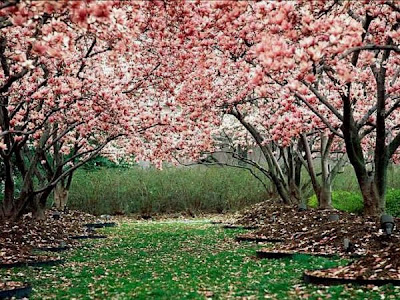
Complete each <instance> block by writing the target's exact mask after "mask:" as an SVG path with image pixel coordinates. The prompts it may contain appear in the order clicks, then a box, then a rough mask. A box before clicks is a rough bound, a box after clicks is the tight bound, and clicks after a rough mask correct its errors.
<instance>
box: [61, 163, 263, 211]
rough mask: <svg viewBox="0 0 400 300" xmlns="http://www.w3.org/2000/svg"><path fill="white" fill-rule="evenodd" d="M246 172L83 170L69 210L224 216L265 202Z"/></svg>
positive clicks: (211, 169)
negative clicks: (224, 213) (198, 213)
mask: <svg viewBox="0 0 400 300" xmlns="http://www.w3.org/2000/svg"><path fill="white" fill-rule="evenodd" d="M266 197H267V196H266V191H265V189H264V187H263V186H262V185H261V184H260V183H259V182H258V181H257V180H256V179H255V178H254V177H253V176H252V175H251V174H250V173H249V172H248V171H246V170H241V169H232V168H221V167H192V168H186V167H183V168H175V167H172V168H165V169H164V170H157V169H154V168H149V169H141V168H139V167H133V168H129V169H123V168H120V169H115V168H111V169H108V168H102V169H98V170H93V171H91V172H87V171H83V170H79V171H77V173H76V174H75V176H74V179H73V183H72V186H71V191H70V202H69V207H70V208H73V209H79V210H84V211H87V212H90V213H94V214H113V213H118V212H124V213H130V212H139V213H146V214H150V213H166V212H181V211H191V212H199V211H202V212H219V213H221V212H225V211H231V210H238V209H241V208H243V207H244V206H247V205H250V204H253V203H256V202H259V201H262V200H264V199H266Z"/></svg>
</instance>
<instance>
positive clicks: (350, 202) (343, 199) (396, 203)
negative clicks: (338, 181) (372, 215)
mask: <svg viewBox="0 0 400 300" xmlns="http://www.w3.org/2000/svg"><path fill="white" fill-rule="evenodd" d="M308 204H309V205H310V206H311V207H317V197H316V196H315V195H313V196H311V197H310V198H309V199H308ZM332 205H333V207H334V208H336V209H338V210H342V211H347V212H352V213H358V214H361V213H362V211H363V201H362V197H361V195H360V193H357V192H349V191H334V192H332ZM386 212H387V213H388V214H391V215H393V216H397V217H400V190H399V189H389V190H388V191H387V194H386Z"/></svg>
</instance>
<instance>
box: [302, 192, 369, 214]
mask: <svg viewBox="0 0 400 300" xmlns="http://www.w3.org/2000/svg"><path fill="white" fill-rule="evenodd" d="M308 204H309V205H310V206H311V207H317V206H318V203H317V197H316V196H315V195H313V196H311V197H310V198H309V200H308ZM332 205H333V207H334V208H336V209H338V210H342V211H347V212H353V213H362V210H363V202H362V197H361V195H360V194H357V193H354V192H348V191H334V192H332Z"/></svg>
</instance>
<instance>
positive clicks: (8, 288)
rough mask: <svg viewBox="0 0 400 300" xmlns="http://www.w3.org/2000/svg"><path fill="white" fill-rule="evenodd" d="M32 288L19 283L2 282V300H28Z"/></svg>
mask: <svg viewBox="0 0 400 300" xmlns="http://www.w3.org/2000/svg"><path fill="white" fill-rule="evenodd" d="M31 292H32V287H31V286H30V285H29V284H27V283H22V282H17V281H6V282H0V299H9V298H13V297H14V298H17V299H20V298H28V297H29V295H30V294H31Z"/></svg>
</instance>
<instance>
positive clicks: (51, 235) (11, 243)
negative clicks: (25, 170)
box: [0, 211, 97, 264]
mask: <svg viewBox="0 0 400 300" xmlns="http://www.w3.org/2000/svg"><path fill="white" fill-rule="evenodd" d="M53 215H54V216H53ZM96 220H97V218H96V217H95V216H92V215H89V214H86V213H82V212H78V211H69V212H55V211H47V212H46V217H45V219H44V220H36V219H34V218H32V216H31V215H30V214H28V215H25V216H24V217H23V218H22V219H21V220H20V221H18V222H4V221H3V222H2V223H1V224H0V245H1V246H0V264H11V263H18V262H24V263H25V262H34V261H47V260H51V259H54V257H53V256H50V255H47V254H46V255H43V254H41V255H38V254H34V253H32V250H34V249H35V248H51V247H65V246H71V247H74V246H76V245H79V242H77V241H74V240H71V239H70V237H71V236H74V235H88V234H90V232H88V230H87V229H86V228H85V227H84V226H83V225H84V224H85V223H94V222H96Z"/></svg>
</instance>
